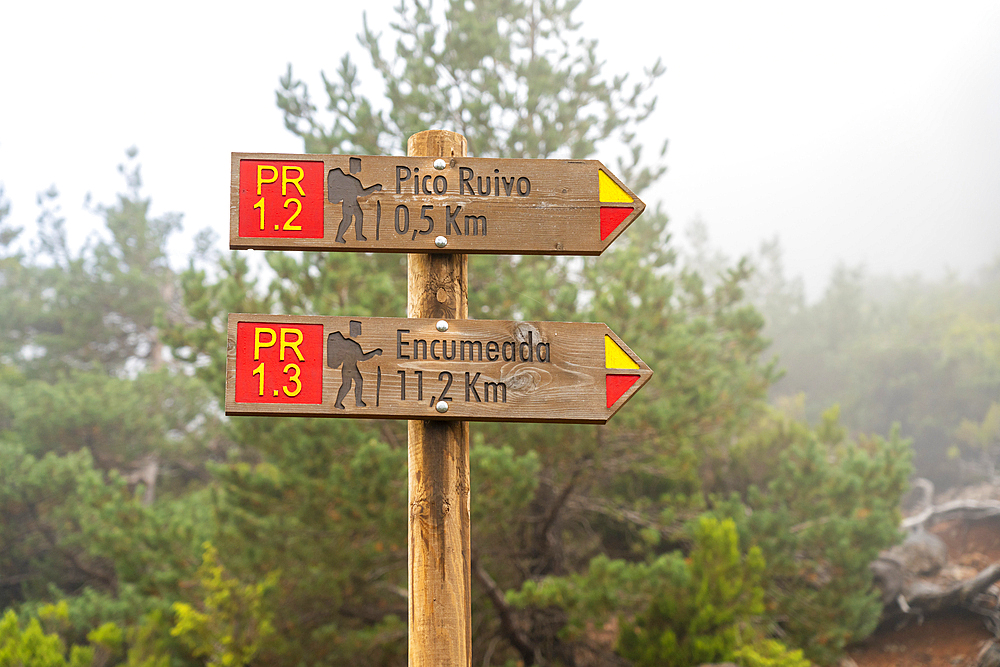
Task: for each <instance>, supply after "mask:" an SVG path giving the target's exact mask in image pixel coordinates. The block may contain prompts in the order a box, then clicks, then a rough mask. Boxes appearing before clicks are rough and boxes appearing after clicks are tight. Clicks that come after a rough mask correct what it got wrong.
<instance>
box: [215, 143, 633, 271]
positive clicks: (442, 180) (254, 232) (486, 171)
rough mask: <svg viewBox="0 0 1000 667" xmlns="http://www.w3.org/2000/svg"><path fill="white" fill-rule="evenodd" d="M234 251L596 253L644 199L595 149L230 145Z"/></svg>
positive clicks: (626, 222)
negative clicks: (338, 151) (411, 150)
mask: <svg viewBox="0 0 1000 667" xmlns="http://www.w3.org/2000/svg"><path fill="white" fill-rule="evenodd" d="M230 192H231V195H230V196H231V200H230V202H231V205H230V233H229V246H230V248H232V249H234V250H242V249H249V248H257V249H267V250H320V251H346V252H406V253H437V252H456V253H489V254H525V255H600V254H601V253H602V252H604V250H605V249H606V248H607V247H608V246H609V245H611V243H612V242H613V241H614V240H615V239H616V238H618V236H619V235H620V234H621V233H622V232H623V231H624V230H625V229H626V228H627V227H628V226H629V225H630V224H631V223H632V222H633V221H634V220H635V219H636V218H637V217H639V215H640V214H641V213H642V211H643V209H645V207H646V206H645V204H644V203H643V202H642V201H641V200H640V199H639V198H638V197H636V196H635V193H633V192H632V191H631V190H629V189H628V187H626V186H625V184H623V183H622V182H621V181H620V180H619V179H618V177H616V176H615V175H614V174H612V173H611V171H610V170H608V169H607V168H606V167H605V166H604V165H603V164H601V163H600V162H599V161H597V160H520V159H518V160H512V159H499V158H496V159H494V158H467V157H453V158H451V159H450V160H448V161H445V160H444V159H442V158H437V159H435V158H430V157H426V158H425V157H394V156H366V155H355V156H351V155H288V154H270V153H233V155H232V183H231V191H230Z"/></svg>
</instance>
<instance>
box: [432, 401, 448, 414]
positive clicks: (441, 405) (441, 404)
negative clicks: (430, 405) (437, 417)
mask: <svg viewBox="0 0 1000 667" xmlns="http://www.w3.org/2000/svg"><path fill="white" fill-rule="evenodd" d="M434 409H435V410H437V411H438V412H448V401H438V402H437V405H435V406H434Z"/></svg>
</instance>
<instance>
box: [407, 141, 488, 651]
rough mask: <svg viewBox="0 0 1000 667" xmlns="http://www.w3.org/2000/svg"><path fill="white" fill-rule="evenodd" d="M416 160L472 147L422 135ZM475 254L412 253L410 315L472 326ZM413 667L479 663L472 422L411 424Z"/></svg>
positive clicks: (449, 157) (414, 148) (413, 152)
mask: <svg viewBox="0 0 1000 667" xmlns="http://www.w3.org/2000/svg"><path fill="white" fill-rule="evenodd" d="M406 148H407V151H406V152H407V154H408V155H410V156H428V157H432V158H443V159H445V160H446V161H448V162H453V161H454V160H455V158H460V157H464V156H465V155H466V152H467V150H468V143H467V141H466V139H465V137H463V136H462V135H460V134H457V133H455V132H446V131H442V130H428V131H425V132H418V133H417V134H414V135H413V136H411V137H410V138H409V139H408V140H407V142H406ZM467 269H468V256H467V255H464V254H441V253H437V254H430V255H420V254H410V255H408V257H407V297H406V314H407V316H408V317H410V318H439V319H453V320H464V319H465V318H467V317H468V314H469V298H468V296H469V294H468V291H469V288H468V284H469V283H468V276H467V273H466V272H467ZM407 456H408V462H409V464H408V468H407V470H408V474H407V479H408V484H407V489H408V492H407V493H408V499H409V508H410V514H409V521H408V524H407V543H408V550H407V553H408V557H407V560H408V566H409V613H408V624H409V634H408V638H409V664H410V666H411V667H451V666H455V667H469V666H471V664H472V577H471V569H470V561H471V556H472V539H471V521H472V519H471V514H470V505H469V503H470V499H469V424H468V422H465V421H452V422H441V421H410V422H408V424H407Z"/></svg>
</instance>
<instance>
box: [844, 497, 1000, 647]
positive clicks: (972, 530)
mask: <svg viewBox="0 0 1000 667" xmlns="http://www.w3.org/2000/svg"><path fill="white" fill-rule="evenodd" d="M974 493H975V495H972V496H971V497H977V496H978V497H979V498H980V499H983V498H984V497H991V496H992V497H993V498H1000V489H996V488H992V489H989V490H985V489H979V490H978V491H975V492H974ZM967 497H970V496H967ZM930 532H933V533H935V534H936V535H938V536H939V537H940V538H941V539H942V540H944V542H945V544H946V545H947V546H948V558H949V564H948V566H946V569H945V570H944V571H942V574H943V575H946V576H955V575H958V576H960V577H962V576H963V575H967V576H972V575H974V574H975V573H976V572H978V571H980V570H982V569H983V568H985V567H987V566H989V565H991V564H992V563H996V562H1000V517H993V518H989V519H982V520H977V521H961V520H955V521H947V522H944V523H940V524H937V525H935V526H933V527H932V528H931V529H930ZM996 592H998V591H997V588H996V586H994V588H993V589H992V591H991V593H996ZM995 639H996V638H995V637H994V635H993V633H992V632H990V631H989V630H988V629H987V627H986V625H985V624H984V623H983V617H982V616H979V615H977V614H974V613H972V612H969V611H965V610H961V609H952V610H948V611H944V612H941V613H938V614H933V615H929V616H927V617H925V618H924V619H923V622H922V623H920V622H918V621H917V620H912V621H910V622H908V623H907V624H906V625H905V626H903V627H902V628H897V627H894V626H890V627H882V628H880V629H879V630H878V631H877V632H876V633H875V634H874V635H872V636H871V637H869V638H868V639H867V640H866V641H864V642H863V643H861V644H860V645H858V646H855V647H853V648H852V649H851V650H850V651H849V658H848V659H847V660H845V661H844V663H843V667H854V665H857V667H906V666H909V665H915V666H921V667H923V666H926V667H975V666H981V667H987V665H990V666H991V667H992V665H997V664H1000V662H997V663H991V662H990V661H989V660H988V659H987V658H985V657H983V658H980V653H981V652H982V651H984V649H986V648H987V647H988V646H989V645H990V644H991V642H992V641H993V640H995ZM998 652H1000V651H998ZM851 661H853V663H852V662H851Z"/></svg>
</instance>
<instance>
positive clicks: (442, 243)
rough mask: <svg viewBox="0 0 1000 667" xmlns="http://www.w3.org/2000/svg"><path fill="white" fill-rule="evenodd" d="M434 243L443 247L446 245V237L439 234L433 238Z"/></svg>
mask: <svg viewBox="0 0 1000 667" xmlns="http://www.w3.org/2000/svg"><path fill="white" fill-rule="evenodd" d="M434 245H436V246H437V247H439V248H443V247H445V246H446V245H448V239H446V238H445V237H443V236H439V237H437V238H436V239H434Z"/></svg>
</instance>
